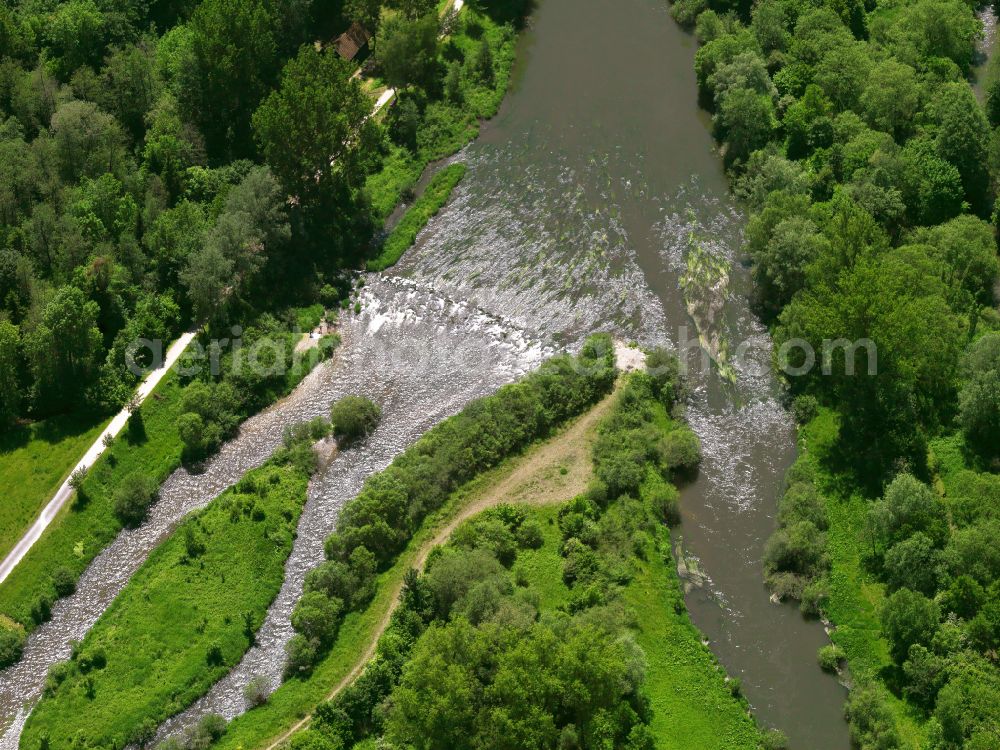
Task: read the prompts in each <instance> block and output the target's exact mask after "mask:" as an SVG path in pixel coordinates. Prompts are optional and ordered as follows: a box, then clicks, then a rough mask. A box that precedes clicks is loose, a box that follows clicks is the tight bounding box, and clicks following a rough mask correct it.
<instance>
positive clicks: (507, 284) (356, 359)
mask: <svg viewBox="0 0 1000 750" xmlns="http://www.w3.org/2000/svg"><path fill="white" fill-rule="evenodd" d="M694 52H695V43H694V40H693V39H692V38H691V37H690V36H689V35H687V34H685V33H683V32H681V31H680V30H679V29H678V28H677V26H676V25H675V24H674V23H673V21H672V20H671V19H670V17H669V13H668V9H667V7H666V5H665V3H663V2H662V0H616V1H615V0H541V2H540V4H539V7H538V8H537V9H536V11H535V13H534V14H533V17H532V22H531V27H530V29H529V30H528V31H527V32H526V33H525V34H524V35H523V38H522V40H521V44H520V49H519V59H518V64H517V67H516V71H515V80H514V83H513V86H512V90H511V93H510V94H509V96H508V97H507V99H506V100H505V103H504V106H503V108H502V110H501V112H500V114H499V115H498V116H497V117H496V118H495V119H494V120H493V121H491V122H490V123H488V124H487V125H486V126H485V127H484V130H483V133H482V135H481V137H480V138H479V139H478V140H477V141H476V143H474V144H473V145H471V146H470V147H469V148H467V149H466V150H465V151H464V152H463V153H462V154H460V155H459V156H458V157H456V158H459V159H461V160H462V161H464V162H466V163H467V165H468V172H467V174H466V177H465V179H464V181H463V182H462V183H461V184H460V185H459V187H458V188H457V190H456V193H455V195H454V196H453V200H452V201H451V203H450V204H449V205H448V206H447V207H446V208H445V209H444V210H443V211H442V212H441V213H440V214H439V215H438V216H437V217H436V218H435V219H434V220H432V222H431V223H430V225H429V226H428V229H427V230H426V231H425V232H424V233H423V234H422V235H421V237H420V239H419V241H418V243H417V245H416V246H415V247H414V248H413V249H412V250H411V251H410V252H408V253H407V255H406V256H404V258H403V260H402V261H401V262H400V264H399V265H398V266H397V267H395V268H394V269H392V271H391V274H390V275H385V276H381V275H370V276H369V277H368V278H367V284H366V287H365V292H364V294H363V297H364V304H363V309H362V312H361V313H360V314H359V315H349V316H347V317H346V318H345V320H344V323H343V330H342V334H343V337H344V343H343V346H342V347H341V349H340V350H339V352H338V354H337V355H336V357H335V358H334V359H333V360H332V361H331V362H329V363H325V364H323V365H321V366H320V367H319V368H318V369H317V371H316V372H314V373H313V374H312V375H310V376H309V378H307V379H306V381H305V382H304V383H303V384H302V385H301V386H300V387H299V388H298V389H297V390H296V392H295V393H294V394H292V396H290V397H289V398H288V399H286V400H285V401H283V402H281V403H280V404H278V405H276V406H275V407H273V408H272V409H270V410H268V411H267V412H265V413H264V414H261V415H259V416H258V417H255V418H253V419H251V420H249V422H248V423H247V424H246V425H245V426H244V428H243V429H241V431H240V434H239V436H238V437H237V438H236V439H235V440H234V441H232V443H230V444H228V445H227V446H226V447H225V448H224V450H223V451H222V453H220V455H219V456H218V457H216V458H215V459H214V460H213V461H212V462H211V463H210V465H209V467H208V468H207V470H206V471H205V472H204V473H202V474H199V475H190V474H188V473H187V472H185V471H183V470H182V471H179V472H177V473H176V474H175V475H174V476H173V477H171V479H170V480H168V482H167V484H166V486H165V487H164V491H163V499H162V500H161V501H160V503H159V504H158V505H157V506H156V508H155V510H154V513H153V516H152V518H151V519H150V521H149V522H148V523H147V524H145V525H144V526H143V527H142V528H140V529H138V530H135V531H132V532H125V533H123V534H122V535H121V537H119V539H118V540H117V541H116V542H115V543H114V544H113V545H112V546H111V547H109V548H108V550H107V551H106V552H105V553H104V554H102V555H101V556H100V557H99V558H98V559H97V560H96V561H95V562H94V564H93V565H92V566H91V568H90V569H88V571H87V573H86V574H85V576H84V577H83V578H82V579H81V581H80V584H79V591H80V593H78V594H76V595H74V596H73V597H70V598H69V599H67V600H64V601H62V602H60V603H58V604H57V605H56V607H55V610H54V616H53V620H52V622H50V623H48V624H46V625H45V626H43V627H41V628H39V629H38V631H36V632H35V633H34V634H33V635H32V636H31V638H30V639H29V642H28V646H27V650H26V656H25V658H24V660H22V662H21V663H20V664H18V665H16V666H15V667H13V668H11V669H9V670H7V671H6V672H4V673H0V715H6V716H14V715H15V714H16V715H17V718H16V719H15V720H14V721H13V723H12V724H11V726H10V727H9V728H8V729H7V731H6V733H5V734H4V735H3V737H2V739H0V748H2V749H4V750H14V748H15V747H16V744H17V737H18V736H19V733H20V727H21V726H22V725H23V720H24V716H25V712H26V710H29V709H30V706H31V705H32V704H33V703H34V701H35V700H37V696H38V694H39V692H40V689H41V686H42V684H43V682H44V674H45V671H46V670H47V668H48V666H49V665H50V664H51V663H52V662H53V661H55V660H57V659H60V658H65V657H66V656H67V655H68V653H69V642H70V640H72V639H78V638H80V637H81V636H82V635H83V634H84V633H85V632H86V630H87V629H88V628H89V627H90V626H91V625H92V624H93V622H94V621H96V619H97V617H98V616H99V614H100V613H101V612H102V611H103V610H104V609H105V608H106V607H107V605H108V604H109V603H110V601H111V600H112V599H113V597H114V596H115V595H116V594H117V593H118V591H120V590H121V588H122V587H123V586H124V584H125V583H126V582H127V579H128V577H129V576H130V575H131V574H132V573H133V572H134V570H135V569H136V568H137V567H138V566H139V565H140V564H141V562H142V560H144V559H145V557H146V556H147V555H148V553H149V551H150V550H151V549H152V547H153V546H154V545H155V544H156V543H157V542H158V541H159V540H160V539H162V538H163V537H164V535H165V534H166V533H167V532H168V531H169V529H171V528H173V527H174V526H175V525H176V523H177V522H178V520H179V519H180V518H181V517H182V516H183V515H184V513H186V512H188V511H189V510H190V509H192V508H195V507H200V506H202V505H204V504H205V503H207V502H208V501H209V500H211V498H212V497H214V496H216V495H217V494H218V492H220V491H221V490H222V489H223V488H224V487H226V486H227V485H228V484H230V483H231V482H233V481H235V479H236V478H238V477H239V476H240V475H241V474H242V472H244V471H245V470H246V469H248V468H250V467H252V466H255V465H258V464H259V463H261V462H262V461H263V460H264V459H265V458H266V457H267V456H268V455H269V454H270V452H271V451H273V450H274V448H275V446H276V444H277V441H278V439H279V436H280V432H281V430H280V426H281V425H283V424H286V423H288V422H291V421H298V420H301V419H305V418H308V417H311V416H313V415H316V414H320V413H324V412H325V411H326V409H327V408H328V405H329V403H330V401H331V400H333V399H334V398H336V397H337V396H339V395H342V394H344V393H351V392H358V393H362V394H365V395H369V396H370V397H372V398H374V399H375V400H376V401H379V402H380V403H381V404H382V406H383V410H384V412H385V417H384V419H383V422H382V424H381V425H380V427H379V429H378V430H377V432H376V433H375V434H374V435H373V436H372V437H371V439H369V440H368V441H366V443H365V444H363V445H361V446H359V447H357V448H354V449H352V450H349V451H346V452H345V453H343V454H341V455H339V456H338V457H336V458H335V459H334V460H333V461H331V462H330V463H329V464H328V465H327V466H325V467H323V469H322V470H321V471H320V472H319V473H318V474H317V476H316V477H315V478H314V479H313V481H312V483H311V484H310V490H309V500H308V502H307V505H306V508H305V512H304V513H303V516H302V520H301V521H300V527H299V534H298V538H297V539H296V542H295V547H294V550H293V552H292V556H291V558H290V560H289V562H288V565H287V566H286V571H287V575H286V581H285V584H284V586H283V588H282V591H281V593H280V594H279V596H278V598H277V600H276V602H275V604H274V605H273V606H272V608H271V610H270V612H269V615H268V617H267V620H266V621H265V624H264V627H263V629H262V631H261V633H260V637H259V639H258V641H259V642H258V645H257V646H255V647H254V648H253V649H252V650H251V651H250V652H249V653H248V654H247V656H246V658H245V659H244V661H243V663H242V664H241V665H240V666H239V668H237V669H236V670H234V672H233V673H232V674H231V675H230V676H229V677H227V678H225V679H224V680H222V681H221V682H220V683H218V684H217V685H216V686H215V687H214V688H213V689H212V691H211V692H210V693H209V694H208V695H207V696H206V697H205V698H204V699H203V700H202V701H199V703H198V704H197V705H196V706H195V707H193V708H192V710H190V711H188V712H186V713H185V714H183V715H181V716H179V717H177V718H176V719H175V720H174V721H172V722H170V723H169V724H168V726H167V727H166V728H165V730H164V731H165V732H173V731H176V730H177V728H178V727H180V726H183V725H185V724H189V723H190V722H191V721H193V720H194V719H195V718H196V717H197V716H198V715H200V714H202V713H204V712H207V711H213V712H217V713H221V714H223V715H225V716H227V717H232V716H235V715H236V714H238V713H240V712H242V711H243V710H244V706H243V698H242V687H243V685H245V684H246V682H247V681H248V680H249V679H250V678H251V677H253V676H255V675H258V674H263V675H268V676H270V677H271V678H272V680H274V681H275V682H276V679H277V676H278V675H279V674H280V668H281V661H282V650H283V645H284V643H285V642H286V641H287V639H288V637H289V636H290V634H291V628H290V626H289V623H288V617H289V612H290V608H291V606H292V603H293V602H294V600H295V598H296V597H297V596H298V594H299V592H300V591H301V586H302V579H303V576H304V572H305V571H306V570H307V569H308V568H309V567H311V566H312V565H314V564H315V563H316V562H318V561H319V560H320V559H321V557H322V539H323V537H324V536H325V535H326V534H327V533H329V531H330V530H331V529H332V527H333V525H334V523H335V519H336V513H337V510H338V508H339V507H340V506H341V505H342V504H343V503H344V502H345V501H346V500H348V499H350V497H352V496H353V494H355V493H356V492H357V489H358V487H359V486H360V484H361V482H362V481H363V480H364V478H365V477H366V476H368V475H370V474H371V473H372V472H374V471H377V470H379V469H381V468H383V467H384V466H386V465H387V464H388V463H389V461H391V459H392V457H393V456H394V455H396V454H397V453H398V452H399V451H400V450H402V449H403V448H404V447H405V446H406V445H408V444H409V443H411V442H412V441H413V440H415V439H416V437H417V436H418V435H419V434H420V433H421V432H423V431H424V430H426V429H427V428H428V427H429V426H430V425H432V424H434V423H435V422H437V421H439V420H440V419H442V418H443V417H444V416H446V415H448V414H450V413H454V412H455V411H457V410H458V409H460V408H461V406H462V405H463V404H464V403H466V402H467V401H468V400H470V399H472V398H474V397H476V396H479V395H483V394H485V393H489V392H491V391H492V390H495V389H496V387H498V386H499V385H500V384H501V383H503V382H507V381H509V380H511V379H513V378H515V377H516V376H517V375H518V374H520V373H522V372H525V371H527V370H528V369H530V368H531V367H533V366H535V365H537V363H538V362H539V361H541V359H542V358H543V357H544V356H546V355H547V354H548V353H550V352H551V351H555V350H558V349H560V348H564V347H569V348H572V347H574V346H575V345H576V344H578V343H579V342H580V341H581V340H582V339H583V338H584V337H585V336H586V335H587V334H588V333H590V332H592V331H596V330H612V331H614V332H615V333H616V334H617V335H619V336H621V337H622V338H625V339H627V340H635V341H639V342H641V343H643V344H666V345H670V346H674V347H678V348H680V349H681V350H682V352H686V353H688V354H689V355H690V356H686V357H685V359H686V360H688V361H690V362H691V365H692V366H691V369H690V378H691V384H692V396H691V399H690V403H689V405H688V412H687V416H688V419H689V421H690V422H691V424H692V427H693V428H694V429H695V431H696V432H697V433H698V435H699V436H700V438H701V440H702V444H703V452H704V460H703V465H702V469H701V472H700V473H699V475H698V477H697V479H696V480H695V481H693V482H692V483H691V484H690V485H689V486H687V487H686V488H684V490H683V493H682V499H681V504H682V512H683V523H682V526H681V529H680V530H679V531H678V541H679V542H680V543H681V544H682V545H683V548H684V550H685V554H686V555H688V556H691V557H693V558H697V560H698V561H699V568H700V569H701V570H702V571H703V572H704V573H705V575H706V576H707V580H706V583H705V585H704V586H702V587H692V588H691V590H690V591H689V593H688V595H687V602H688V606H689V608H690V611H691V615H692V618H693V619H694V621H695V622H696V624H697V625H698V626H699V627H700V628H701V630H702V631H703V632H704V633H705V635H706V638H707V639H708V640H709V642H710V645H711V647H712V649H713V650H714V652H715V653H716V654H717V655H718V657H719V659H720V661H721V662H722V664H723V665H724V666H725V667H726V669H727V671H728V672H729V674H731V675H733V676H735V677H738V678H739V679H740V680H741V681H742V684H743V690H744V693H745V694H746V696H747V697H748V699H749V701H750V703H751V704H752V707H753V709H754V712H755V714H756V715H757V716H758V717H759V719H760V720H761V722H762V723H763V724H764V725H766V726H776V727H778V728H780V729H782V730H783V731H784V732H785V733H786V734H787V735H788V737H789V739H790V742H791V747H793V748H802V749H803V750H804V749H806V748H808V749H809V750H827V749H829V750H845V749H846V748H847V747H848V746H849V742H848V737H847V728H846V725H845V723H844V721H843V718H842V705H843V701H844V699H845V697H846V692H845V691H844V689H843V688H842V687H841V686H840V685H839V684H838V683H837V681H836V680H835V679H834V678H832V677H829V676H827V675H825V674H823V673H822V672H821V671H820V670H819V668H818V666H817V664H816V650H817V649H818V648H819V646H821V645H823V644H824V643H826V642H827V641H826V636H825V634H824V632H823V629H822V626H821V625H819V624H818V623H816V622H807V621H805V620H803V619H802V617H801V616H800V615H799V613H798V611H797V609H796V608H795V607H793V606H790V605H775V604H771V603H770V601H769V598H768V592H767V590H766V588H765V587H764V585H763V582H762V570H761V562H760V560H761V554H762V549H763V545H764V542H765V540H766V538H767V537H768V535H769V534H770V533H771V531H772V530H773V528H774V510H775V504H776V499H777V497H778V495H779V494H780V490H781V481H782V480H781V478H782V475H783V473H784V470H785V469H786V468H787V466H788V465H789V464H790V463H791V461H792V460H793V459H794V450H795V447H794V429H793V425H792V424H791V421H790V419H789V418H788V415H787V414H786V413H785V411H784V410H783V409H782V408H781V406H780V404H779V401H778V398H777V396H778V393H777V390H776V384H775V382H774V380H773V378H772V376H771V374H770V369H769V358H770V353H769V340H768V337H767V333H766V330H765V329H764V328H763V327H762V326H761V325H760V323H759V322H758V321H757V320H756V318H754V316H753V315H752V314H751V313H750V312H749V309H748V305H747V301H746V294H747V291H748V288H749V286H748V280H747V275H746V272H745V270H744V269H743V267H742V265H741V263H740V260H741V258H740V256H739V251H740V244H741V237H742V228H743V218H742V216H741V213H740V211H739V208H738V206H736V205H734V204H733V203H732V202H731V200H730V198H729V197H728V194H727V189H726V181H725V176H724V174H723V173H722V169H721V159H720V157H719V155H718V154H717V153H716V152H715V150H714V148H713V142H712V139H711V137H710V135H709V131H708V119H707V116H706V115H705V113H703V112H701V111H699V110H698V108H697V105H696V90H695V81H694V72H693V68H692V62H693V56H694ZM692 231H694V232H696V233H697V235H698V236H699V237H700V238H701V240H702V242H703V244H704V246H705V247H706V248H707V249H708V250H709V251H710V252H711V253H713V254H714V255H716V256H717V257H719V258H721V259H725V260H727V261H729V262H730V263H731V264H732V268H733V271H732V285H731V292H732V293H731V295H730V297H729V299H728V301H727V302H726V304H725V307H724V308H723V317H724V320H722V321H721V324H720V325H721V329H722V330H723V331H724V332H725V335H726V336H727V337H728V338H729V339H730V341H731V343H732V345H733V348H734V349H735V346H736V345H737V344H739V343H746V344H748V345H749V346H748V350H749V351H748V353H747V356H746V357H744V358H737V359H736V360H735V361H734V367H735V371H736V382H735V384H733V385H729V384H726V383H724V382H723V381H722V380H721V379H720V378H719V377H718V376H717V374H716V373H715V372H714V371H713V370H712V368H710V367H704V366H702V363H700V357H698V356H697V355H696V353H695V349H694V348H692V347H691V345H690V343H686V342H689V341H693V340H695V339H696V333H695V331H694V327H693V324H692V322H691V320H690V319H689V317H688V315H687V312H686V310H685V306H684V302H683V298H682V294H681V291H680V288H679V277H680V274H681V273H682V272H683V270H684V268H685V258H686V255H687V252H688V250H689V240H688V236H689V233H690V232H692ZM679 731H683V729H682V728H679Z"/></svg>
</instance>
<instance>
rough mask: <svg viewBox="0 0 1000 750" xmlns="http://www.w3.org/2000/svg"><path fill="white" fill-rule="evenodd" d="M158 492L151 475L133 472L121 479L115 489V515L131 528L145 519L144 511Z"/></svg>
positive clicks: (154, 499) (153, 500) (146, 510)
mask: <svg viewBox="0 0 1000 750" xmlns="http://www.w3.org/2000/svg"><path fill="white" fill-rule="evenodd" d="M158 494H159V488H158V487H157V484H156V481H155V480H153V478H152V477H150V476H148V475H146V474H143V473H141V472H138V471H136V472H133V473H131V474H129V475H128V476H127V477H125V478H124V479H122V482H121V484H119V485H118V489H117V490H116V491H115V515H116V516H118V520H119V521H121V522H122V525H123V526H126V527H128V528H133V527H135V526H138V525H139V524H141V523H142V522H143V521H145V520H146V513H147V512H148V510H149V506H151V505H152V504H153V503H154V502H155V501H156V498H157V496H158Z"/></svg>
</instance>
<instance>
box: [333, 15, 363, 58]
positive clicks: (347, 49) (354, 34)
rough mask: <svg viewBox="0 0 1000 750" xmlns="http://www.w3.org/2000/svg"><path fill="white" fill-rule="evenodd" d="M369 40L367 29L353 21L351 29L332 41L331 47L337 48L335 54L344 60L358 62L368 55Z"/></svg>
mask: <svg viewBox="0 0 1000 750" xmlns="http://www.w3.org/2000/svg"><path fill="white" fill-rule="evenodd" d="M371 38H372V35H371V34H370V33H369V32H368V29H366V28H365V27H364V26H362V25H361V24H360V23H358V22H357V21H355V22H354V23H352V24H351V28H349V29H348V30H347V31H345V32H344V33H343V34H341V35H340V36H338V37H337V38H336V39H335V40H334V42H333V45H334V47H336V48H337V54H338V55H340V56H341V57H342V58H344V59H345V60H357V61H359V62H360V61H361V60H363V59H364V58H365V56H367V54H368V42H369V41H371Z"/></svg>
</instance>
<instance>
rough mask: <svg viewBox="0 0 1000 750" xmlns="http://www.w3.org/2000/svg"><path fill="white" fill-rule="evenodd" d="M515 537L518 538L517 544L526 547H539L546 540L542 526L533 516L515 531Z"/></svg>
mask: <svg viewBox="0 0 1000 750" xmlns="http://www.w3.org/2000/svg"><path fill="white" fill-rule="evenodd" d="M514 537H515V538H516V539H517V546H519V547H523V548H524V549H538V548H540V547H541V546H542V544H544V542H545V538H544V535H543V534H542V526H541V524H540V523H538V521H536V520H535V519H533V518H532V519H529V520H527V521H524V522H523V523H521V525H520V526H518V527H517V531H515V532H514Z"/></svg>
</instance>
